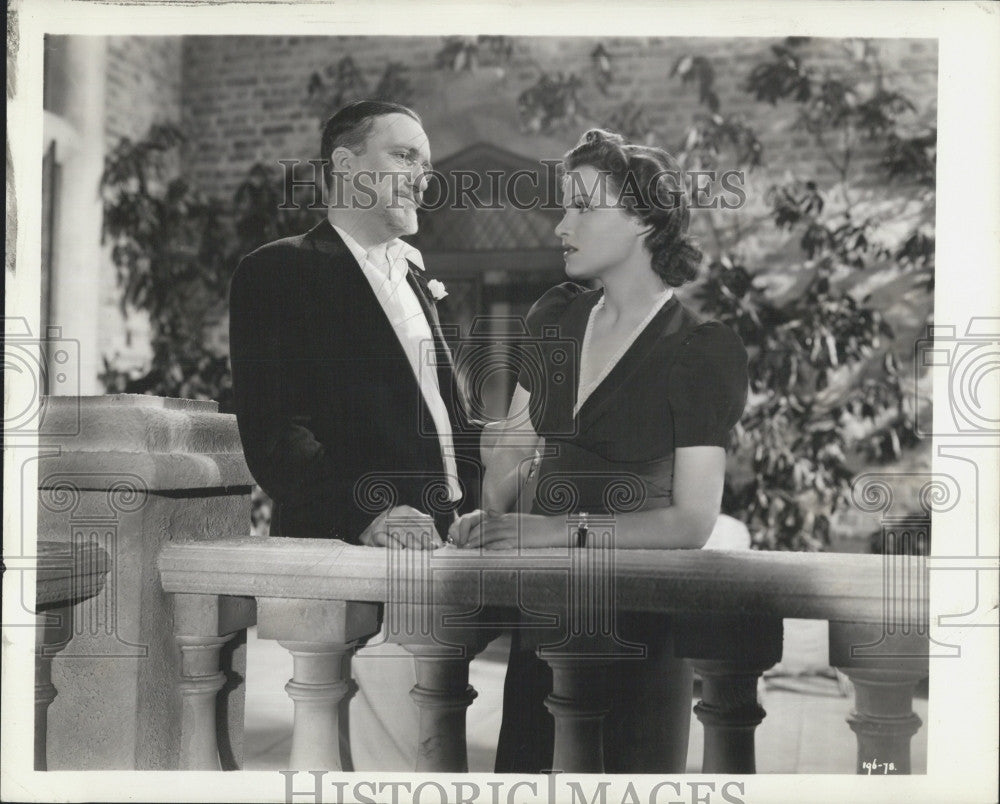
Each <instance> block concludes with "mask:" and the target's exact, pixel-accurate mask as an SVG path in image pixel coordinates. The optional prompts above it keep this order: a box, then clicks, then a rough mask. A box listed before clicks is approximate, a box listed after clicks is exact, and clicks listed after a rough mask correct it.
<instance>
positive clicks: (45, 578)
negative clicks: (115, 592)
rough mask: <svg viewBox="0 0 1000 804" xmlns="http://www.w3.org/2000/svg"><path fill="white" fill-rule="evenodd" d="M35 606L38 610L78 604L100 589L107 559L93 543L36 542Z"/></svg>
mask: <svg viewBox="0 0 1000 804" xmlns="http://www.w3.org/2000/svg"><path fill="white" fill-rule="evenodd" d="M37 553H38V564H37V571H38V576H37V580H36V582H35V605H36V608H37V610H38V611H44V610H46V609H49V608H53V607H56V606H65V605H67V604H73V603H79V602H80V601H82V600H86V599H87V598H90V597H94V595H96V594H98V593H99V592H100V591H101V590H102V589H103V588H104V581H105V579H106V578H107V575H108V570H109V569H110V567H111V559H110V557H109V556H108V553H107V551H106V550H105V549H104V548H102V547H101V546H100V545H98V544H96V543H94V542H85V543H83V544H72V545H71V544H69V543H67V542H54V541H39V542H38V546H37Z"/></svg>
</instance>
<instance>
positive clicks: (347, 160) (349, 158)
mask: <svg viewBox="0 0 1000 804" xmlns="http://www.w3.org/2000/svg"><path fill="white" fill-rule="evenodd" d="M353 165H354V152H353V151H352V150H351V149H350V148H346V147H345V146H343V145H338V146H337V147H336V148H334V149H333V153H332V154H330V166H331V168H332V169H333V172H334V173H350V172H351V168H352V167H353Z"/></svg>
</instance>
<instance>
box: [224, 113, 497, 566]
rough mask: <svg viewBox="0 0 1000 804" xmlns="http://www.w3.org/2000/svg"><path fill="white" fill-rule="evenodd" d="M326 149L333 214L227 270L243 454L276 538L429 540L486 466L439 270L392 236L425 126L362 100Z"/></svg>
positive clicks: (328, 137)
mask: <svg viewBox="0 0 1000 804" xmlns="http://www.w3.org/2000/svg"><path fill="white" fill-rule="evenodd" d="M321 147H322V154H321V155H322V158H323V159H324V160H325V163H324V182H325V184H326V187H327V191H328V211H327V219H326V220H324V221H323V222H322V223H320V224H319V225H317V226H316V227H315V228H313V229H312V230H310V231H309V232H307V233H306V234H304V235H301V236H298V237H290V238H286V239H283V240H278V241H276V242H273V243H268V244H267V245H264V246H262V247H261V248H259V249H257V250H256V251H254V252H253V253H252V254H249V255H248V256H246V257H245V258H244V259H243V260H242V261H241V263H240V265H239V268H238V269H237V271H236V273H235V274H234V276H233V280H232V285H231V289H230V346H231V359H232V367H233V386H234V391H235V404H236V416H237V421H238V423H239V429H240V436H241V438H242V440H243V447H244V451H245V454H246V459H247V464H248V466H249V467H250V471H251V473H252V474H253V476H254V478H255V479H256V480H257V482H258V483H260V485H261V487H262V488H263V489H264V490H265V491H266V492H267V493H268V494H269V495H270V496H271V498H272V499H273V500H274V503H275V505H274V510H273V514H272V523H271V533H272V535H281V536H298V537H314V538H339V539H343V540H344V541H347V542H351V543H360V544H368V545H376V546H391V547H424V548H428V547H435V546H437V545H439V544H440V543H441V538H442V537H446V536H447V529H448V525H449V524H450V523H451V521H452V520H453V518H454V513H453V512H454V511H455V510H462V511H464V510H471V508H472V507H474V505H475V502H476V497H477V496H478V489H479V479H478V468H477V462H476V460H475V456H476V449H475V444H473V443H469V438H468V437H467V436H468V434H469V433H470V432H472V427H471V426H470V423H469V420H468V417H467V415H466V411H465V409H464V407H463V405H462V404H461V397H460V394H459V392H458V388H457V385H456V381H455V375H454V370H453V366H452V364H451V356H450V353H449V352H448V349H447V346H446V345H445V344H444V341H443V340H442V339H441V334H440V330H439V322H438V317H437V312H436V309H435V298H434V294H432V293H431V291H430V287H433V286H434V283H433V282H432V283H431V285H430V286H429V285H428V282H427V280H425V279H424V276H423V264H422V260H421V258H420V254H419V252H417V251H416V249H413V248H412V247H411V246H409V244H407V243H405V242H403V241H402V240H400V239H399V237H400V236H401V235H408V234H414V233H415V232H416V231H417V216H416V211H417V206H418V204H419V203H420V200H421V195H422V193H423V190H424V189H425V186H426V181H427V173H428V172H429V170H430V147H429V143H428V140H427V135H426V133H425V132H424V130H423V127H422V124H421V121H420V118H419V117H418V116H417V114H416V113H415V112H413V111H412V110H410V109H408V108H406V107H404V106H399V105H397V104H390V103H382V102H376V101H361V102H358V103H354V104H351V105H349V106H347V107H345V108H344V109H341V110H340V111H339V112H337V114H335V115H334V116H333V117H331V118H330V120H328V121H327V123H326V125H325V127H324V130H323V136H322V145H321ZM437 285H438V287H440V284H439V283H437ZM456 435H458V436H460V437H459V438H456ZM456 443H457V447H456Z"/></svg>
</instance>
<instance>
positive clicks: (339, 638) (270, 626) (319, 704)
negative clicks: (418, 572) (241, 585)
mask: <svg viewBox="0 0 1000 804" xmlns="http://www.w3.org/2000/svg"><path fill="white" fill-rule="evenodd" d="M257 606H258V621H259V626H258V628H257V635H258V636H259V637H260V638H261V639H275V640H278V644H279V645H281V646H282V647H284V648H285V649H286V650H288V652H289V653H291V654H292V658H293V671H292V677H291V679H289V681H288V683H287V684H286V685H285V691H286V692H287V693H288V697H289V698H291V699H292V701H293V703H294V707H295V720H294V723H293V726H292V752H291V756H290V757H289V767H290V768H292V769H296V770H337V771H339V770H342V769H343V762H342V760H341V754H340V745H341V738H340V713H339V705H340V702H341V700H342V699H343V698H344V696H345V695H347V693H348V692H349V689H350V682H349V679H348V677H347V674H346V672H345V664H346V661H345V659H346V658H347V656H348V655H349V654H350V653H351V652H352V651H353V650H354V649H355V648H356V647H357V645H358V643H359V642H360V641H361V640H362V639H365V638H366V637H370V636H371V635H372V634H374V633H375V632H376V631H378V621H379V604H377V603H350V602H347V601H343V600H299V599H290V598H270V597H262V598H258V600H257ZM345 742H346V741H345ZM347 747H348V749H349V748H350V746H349V745H348V746H347Z"/></svg>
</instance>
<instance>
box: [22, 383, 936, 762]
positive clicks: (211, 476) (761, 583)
mask: <svg viewBox="0 0 1000 804" xmlns="http://www.w3.org/2000/svg"><path fill="white" fill-rule="evenodd" d="M44 411H45V415H44V418H43V432H42V439H41V440H42V443H43V445H44V446H45V447H46V448H47V449H43V450H41V451H40V458H39V473H38V476H39V489H38V494H39V516H38V521H39V552H38V555H39V560H38V569H39V583H38V586H37V589H38V598H37V602H36V608H37V610H38V611H39V612H40V616H41V617H46V619H44V620H40V625H39V630H38V644H39V650H38V657H37V660H36V670H37V684H36V701H37V703H36V712H37V716H36V758H37V762H38V766H39V767H48V768H52V769H77V770H83V769H128V768H134V769H142V768H150V769H153V768H162V769H169V768H188V769H202V770H213V769H230V768H238V767H240V765H241V764H242V758H241V754H242V734H243V727H242V724H243V678H244V676H245V673H246V655H245V629H246V628H247V627H248V626H249V625H251V624H253V623H255V622H256V623H257V625H258V635H259V636H260V637H261V638H264V639H274V640H277V641H278V642H279V643H280V644H281V645H283V646H284V647H285V648H286V649H287V650H288V651H289V652H290V653H291V654H292V656H293V658H294V671H293V675H292V678H291V680H289V682H288V684H287V686H286V691H287V692H288V695H289V697H290V698H291V699H292V704H291V705H292V706H293V707H294V712H295V718H294V726H293V740H292V752H291V756H290V758H289V764H290V767H292V768H299V769H309V770H321V769H338V768H340V767H341V764H340V745H339V742H338V738H339V735H338V723H337V711H338V704H339V703H340V702H341V701H342V699H343V696H344V695H345V694H347V692H348V689H349V679H348V678H346V676H345V667H347V666H349V662H347V661H345V658H346V657H348V656H349V654H350V653H351V652H352V651H353V650H354V649H355V648H356V647H357V646H358V645H359V644H361V643H362V642H363V641H364V640H366V639H367V638H368V637H370V636H371V635H373V634H375V633H376V632H377V631H378V630H379V629H380V627H381V626H382V625H383V622H382V620H383V619H384V620H385V622H384V626H385V632H386V634H387V636H388V638H389V639H390V640H391V641H393V642H395V643H397V644H400V645H402V646H404V647H405V648H406V649H407V650H408V651H409V652H410V653H412V654H413V657H414V662H415V665H416V670H417V684H416V686H415V687H414V688H413V690H412V692H411V696H412V698H413V700H414V701H415V703H416V705H417V706H418V707H419V709H420V742H419V750H418V760H417V768H416V770H420V771H452V772H461V771H465V770H466V769H467V767H468V763H467V757H466V739H465V715H466V710H467V707H468V706H469V704H470V703H471V702H472V700H473V699H474V697H475V694H476V692H475V690H474V689H472V688H471V687H470V686H469V683H468V681H469V668H468V662H469V660H470V659H471V658H472V657H473V656H474V655H475V654H476V653H477V652H478V651H479V650H481V649H482V648H483V646H484V645H485V644H486V643H487V642H488V640H489V639H490V638H492V637H493V636H494V635H495V634H496V633H497V629H498V627H500V626H501V625H502V624H503V623H504V622H507V623H510V622H512V621H513V620H514V619H515V615H516V614H517V613H518V612H521V613H522V614H524V613H526V612H527V613H528V615H526V616H528V618H529V619H531V620H532V624H533V626H534V627H535V630H537V631H538V633H539V634H540V635H541V636H540V637H539V642H538V644H539V649H538V650H539V656H540V657H541V658H542V659H543V660H544V661H546V662H547V663H548V664H549V665H550V666H551V667H552V669H553V676H554V683H553V689H552V692H551V695H550V696H549V698H548V700H547V706H548V708H549V710H550V711H551V712H552V714H553V717H554V718H555V721H556V737H555V740H556V743H555V746H554V748H555V760H554V761H555V764H556V765H557V766H558V767H559V768H560V769H561V770H564V771H567V772H588V771H589V772H597V771H600V770H601V768H602V766H603V757H602V748H601V728H602V718H603V707H602V704H601V701H600V700H598V699H597V698H596V697H595V696H594V695H593V694H592V692H593V691H594V690H599V689H600V688H601V687H602V680H601V679H602V675H603V672H604V671H603V668H604V667H605V666H606V665H607V663H608V662H610V661H612V660H614V658H615V656H617V655H618V654H619V653H620V652H622V651H623V650H627V649H628V646H627V645H623V644H622V642H621V640H619V639H618V638H617V636H616V634H615V633H614V632H613V629H612V630H609V626H608V623H612V622H613V621H614V618H613V617H609V612H611V611H618V612H646V613H650V612H652V613H658V614H662V615H664V616H668V617H670V618H671V619H672V620H673V621H674V622H675V628H674V633H675V634H676V637H675V641H674V650H675V653H676V654H677V655H678V656H681V657H685V658H688V659H690V660H691V663H692V664H693V666H694V667H695V669H696V671H697V672H698V673H699V674H700V675H701V677H702V699H701V701H700V702H699V703H698V704H697V706H696V707H695V714H696V716H697V717H698V718H699V719H700V720H701V721H702V723H703V724H704V727H705V751H704V770H705V771H708V772H715V771H717V772H752V771H753V770H754V768H755V756H754V731H755V729H756V727H757V725H758V724H759V723H760V722H761V719H762V718H763V717H765V715H766V713H765V712H764V710H763V708H762V707H761V706H760V703H759V701H758V700H757V696H756V682H757V679H758V678H759V676H760V674H761V673H762V672H763V671H764V670H766V669H767V668H769V667H771V666H772V665H773V664H774V663H776V662H777V661H778V660H779V659H780V656H781V641H782V621H783V619H784V618H799V619H819V620H826V621H829V622H830V655H831V662H832V663H833V664H834V665H835V666H837V667H840V668H842V669H843V670H844V672H845V673H846V674H847V675H848V676H849V677H850V678H851V679H852V680H853V682H854V686H855V690H856V700H855V708H854V711H853V712H852V714H851V717H850V718H849V725H850V728H851V729H852V730H853V731H854V732H855V734H856V739H857V743H858V752H859V753H858V768H857V770H858V772H867V769H866V768H865V765H864V763H865V762H866V761H870V759H871V757H874V756H877V757H878V758H879V759H880V761H883V762H887V763H891V771H893V772H898V773H906V772H908V771H909V742H910V739H911V737H912V735H913V733H914V732H915V731H916V730H917V729H918V728H919V726H920V722H919V719H918V718H917V717H916V715H914V714H913V711H912V706H911V703H912V696H913V689H914V685H915V683H916V682H917V681H918V680H919V679H920V678H922V677H924V676H926V674H927V659H928V655H929V654H930V653H931V652H932V651H933V649H934V643H933V642H931V641H930V640H929V639H928V628H927V610H928V608H927V583H926V566H925V563H924V562H925V559H923V558H920V557H907V556H885V557H882V556H862V555H826V554H818V555H817V554H795V553H764V552H732V553H729V552H725V551H715V550H701V551H698V550H662V551H633V550H620V551H616V550H614V549H613V547H612V546H611V545H612V540H611V539H610V538H605V537H610V533H608V534H604V535H603V536H602V535H601V534H597V536H598V537H599V538H595V539H594V540H593V541H594V545H593V546H591V547H588V548H586V549H583V550H577V549H565V550H532V551H527V552H524V553H518V552H516V551H512V552H500V551H498V552H490V553H483V554H480V553H478V552H476V551H460V550H456V549H454V548H450V547H449V548H442V549H440V550H436V551H426V552H424V551H412V550H402V551H394V550H384V549H378V548H367V547H356V546H350V545H346V544H344V543H342V542H337V541H323V540H303V539H287V538H285V539H255V538H252V537H250V536H248V535H247V534H248V533H249V513H250V490H251V485H252V479H251V477H250V475H249V473H248V472H247V469H246V465H245V463H244V461H243V456H242V451H241V446H240V442H239V435H238V431H237V428H236V422H235V419H234V418H233V417H232V416H225V415H221V414H219V413H218V412H217V411H216V408H215V406H214V403H205V402H188V401H182V400H166V399H158V398H154V397H135V396H111V397H93V398H83V399H77V398H52V399H49V400H47V401H46V404H45V405H44ZM49 447H58V449H48V448H49ZM596 526H597V523H595V528H596ZM53 612H55V613H61V614H62V615H63V616H60V617H53V616H52V613H53ZM56 654H58V655H56ZM53 656H55V659H54V660H53ZM57 689H58V693H59V694H58V696H56V695H55V690H57ZM846 731H847V730H846V729H845V736H846ZM84 733H85V734H87V735H88V739H87V740H86V741H81V740H80V739H79V735H80V734H84ZM885 767H886V768H889V765H888V764H886V766H885ZM880 772H881V769H880Z"/></svg>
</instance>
